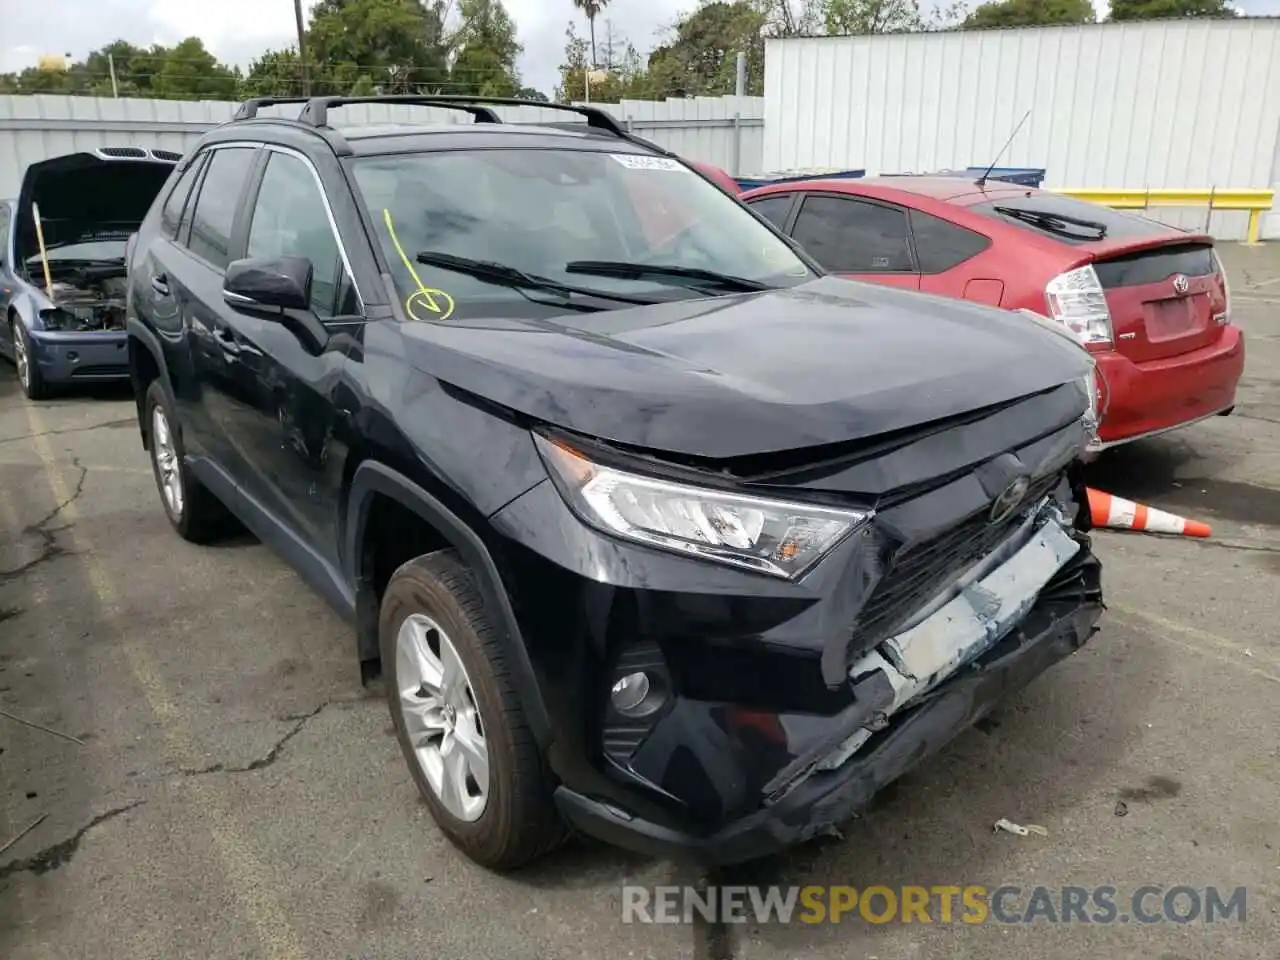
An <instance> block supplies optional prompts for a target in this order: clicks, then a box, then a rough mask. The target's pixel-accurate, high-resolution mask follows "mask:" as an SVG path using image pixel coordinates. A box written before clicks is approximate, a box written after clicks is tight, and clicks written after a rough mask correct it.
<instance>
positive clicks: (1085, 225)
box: [969, 193, 1180, 246]
mask: <svg viewBox="0 0 1280 960" xmlns="http://www.w3.org/2000/svg"><path fill="white" fill-rule="evenodd" d="M969 209H970V210H972V211H973V212H974V213H978V214H982V215H983V216H986V217H990V218H991V219H993V220H998V221H1000V222H1002V223H1008V224H1012V225H1013V226H1015V227H1020V228H1021V229H1023V230H1028V231H1030V232H1032V233H1036V234H1039V235H1040V236H1042V237H1049V238H1051V239H1053V240H1059V241H1061V242H1062V243H1069V244H1072V245H1073V246H1075V245H1079V244H1085V243H1096V242H1097V241H1099V240H1102V239H1106V240H1139V239H1146V238H1148V237H1167V236H1168V235H1169V234H1170V233H1177V232H1180V231H1178V229H1177V228H1176V227H1171V226H1169V225H1168V224H1165V223H1160V222H1159V221H1158V220H1151V219H1149V218H1147V217H1142V216H1139V215H1138V214H1136V213H1130V212H1129V211H1126V210H1114V209H1112V208H1111V207H1102V206H1098V205H1097V204H1093V203H1086V202H1085V201H1084V200H1076V199H1075V198H1073V197H1062V196H1058V195H1057V194H1053V193H1033V194H1031V195H1030V196H1027V195H1025V194H1023V195H1019V196H1013V197H1001V198H999V199H997V200H987V201H984V202H983V203H978V204H974V205H973V206H971V207H969ZM1058 218H1062V219H1058ZM1100 234H1101V235H1100Z"/></svg>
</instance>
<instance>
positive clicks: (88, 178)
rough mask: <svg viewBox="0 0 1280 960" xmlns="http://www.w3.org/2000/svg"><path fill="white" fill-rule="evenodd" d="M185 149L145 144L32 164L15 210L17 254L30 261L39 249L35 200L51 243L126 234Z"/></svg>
mask: <svg viewBox="0 0 1280 960" xmlns="http://www.w3.org/2000/svg"><path fill="white" fill-rule="evenodd" d="M180 159H181V154H178V153H174V152H172V151H169V150H145V149H143V148H141V147H100V148H99V149H97V150H94V151H83V152H81V153H70V154H65V155H64V156H60V157H51V158H50V159H48V160H41V161H39V162H37V163H33V164H31V165H30V166H28V167H27V170H26V173H25V174H24V175H23V178H22V188H21V190H20V191H19V193H18V203H17V209H16V210H15V211H14V218H15V222H14V234H15V236H14V239H15V254H16V261H17V262H18V263H25V262H26V261H27V260H28V259H29V258H31V257H33V256H35V255H37V254H38V253H39V252H40V248H39V245H38V243H37V240H36V229H35V220H34V219H33V217H32V210H31V205H32V204H33V203H35V204H38V205H39V207H40V219H41V221H42V227H43V229H44V242H45V244H46V246H49V247H53V246H56V245H58V244H62V243H74V242H76V241H79V240H88V239H104V238H107V237H111V236H117V235H118V236H119V237H120V239H127V238H128V236H129V234H130V233H132V232H133V231H134V230H136V229H137V228H138V225H139V224H141V223H142V220H143V218H144V217H146V215H147V210H148V209H150V207H151V203H152V201H154V200H155V198H156V196H157V194H159V193H160V190H161V188H162V187H163V186H164V184H165V181H167V180H168V179H169V175H170V173H172V172H173V168H174V166H175V164H176V163H177V162H178V160H180Z"/></svg>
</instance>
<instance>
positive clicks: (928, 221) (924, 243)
mask: <svg viewBox="0 0 1280 960" xmlns="http://www.w3.org/2000/svg"><path fill="white" fill-rule="evenodd" d="M911 233H912V235H913V236H914V237H915V241H916V259H917V261H919V270H920V272H921V273H943V272H945V271H947V270H950V269H951V268H952V267H958V266H959V265H960V264H962V263H964V262H965V261H966V260H968V259H970V258H972V257H976V256H977V255H978V254H980V253H981V252H982V251H983V250H985V249H987V247H989V246H991V239H990V238H989V237H985V236H983V235H982V234H980V233H975V232H974V231H973V230H969V229H967V228H965V227H960V226H957V225H956V224H954V223H948V222H947V221H946V220H943V219H942V218H941V217H935V216H933V215H932V214H928V213H921V212H920V211H919V210H912V211H911Z"/></svg>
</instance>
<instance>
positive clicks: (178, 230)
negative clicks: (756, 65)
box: [129, 150, 210, 456]
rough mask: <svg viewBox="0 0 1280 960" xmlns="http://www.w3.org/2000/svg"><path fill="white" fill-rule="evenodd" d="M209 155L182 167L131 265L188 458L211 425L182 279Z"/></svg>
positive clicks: (132, 299) (135, 303) (135, 297)
mask: <svg viewBox="0 0 1280 960" xmlns="http://www.w3.org/2000/svg"><path fill="white" fill-rule="evenodd" d="M209 156H210V153H209V151H207V150H206V151H204V152H202V153H200V154H199V155H198V156H196V157H195V158H194V159H193V160H192V162H191V163H190V164H189V165H188V166H187V168H186V169H185V170H183V172H182V174H181V175H180V176H179V177H178V179H177V181H176V182H175V183H174V185H173V188H172V189H171V190H170V192H169V193H168V195H166V196H165V198H164V205H163V206H162V207H161V211H160V219H159V223H158V224H157V225H156V226H155V227H154V230H155V233H154V235H152V234H150V233H148V230H149V229H151V228H149V227H147V226H145V225H144V228H143V230H142V231H140V232H139V236H138V244H137V253H136V254H135V258H134V261H133V262H132V263H131V264H130V266H129V308H130V310H131V312H133V313H134V314H136V315H137V316H138V317H139V318H140V319H141V320H142V321H143V323H145V324H146V326H147V327H149V328H150V329H151V330H153V331H154V332H155V334H156V336H157V337H158V338H159V339H160V346H161V349H162V350H163V351H164V361H165V367H166V369H167V371H168V375H169V386H170V388H171V389H172V391H173V400H174V403H175V404H176V406H177V409H176V411H175V412H176V414H177V418H178V423H179V424H181V429H182V431H183V440H184V447H185V449H186V453H187V455H188V456H203V455H204V446H203V438H204V434H205V433H206V432H207V425H205V424H204V423H203V409H202V408H201V407H200V405H199V402H198V401H199V391H198V384H197V382H196V379H195V372H194V365H193V364H192V362H191V360H190V357H189V355H188V344H187V335H186V331H185V330H184V329H183V310H184V307H185V306H186V303H187V301H188V300H189V297H188V295H187V293H186V288H185V286H184V285H183V283H182V282H181V279H182V278H183V277H184V276H186V275H187V274H188V273H189V272H191V271H192V270H194V269H195V267H196V266H197V264H196V263H195V262H194V261H192V260H191V255H190V254H189V253H188V252H187V249H186V245H187V236H188V234H189V233H190V231H191V215H192V212H193V210H194V207H195V193H196V191H197V190H198V189H199V183H200V178H201V175H202V174H203V173H204V170H205V167H206V165H207V163H208V160H209Z"/></svg>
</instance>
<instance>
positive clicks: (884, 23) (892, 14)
mask: <svg viewBox="0 0 1280 960" xmlns="http://www.w3.org/2000/svg"><path fill="white" fill-rule="evenodd" d="M818 9H819V11H820V13H821V15H822V22H823V26H824V27H825V28H826V32H827V33H828V34H829V35H831V36H849V35H859V36H860V35H862V34H868V33H907V32H909V31H912V30H919V29H920V28H921V27H922V26H923V25H924V22H923V21H922V20H921V18H920V6H919V4H918V3H917V0H821V2H820V4H819V5H818Z"/></svg>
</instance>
